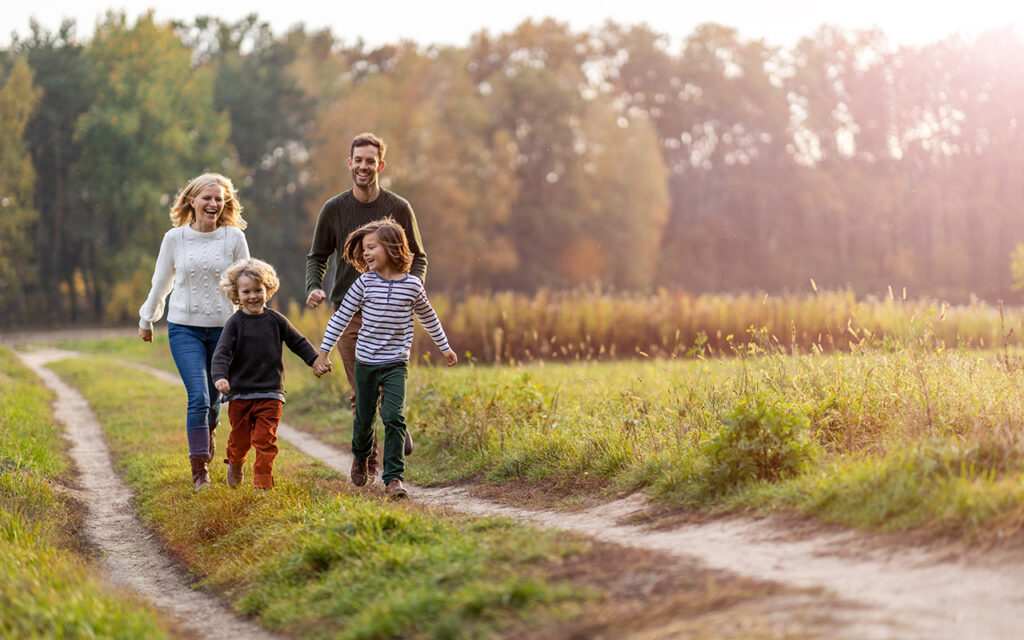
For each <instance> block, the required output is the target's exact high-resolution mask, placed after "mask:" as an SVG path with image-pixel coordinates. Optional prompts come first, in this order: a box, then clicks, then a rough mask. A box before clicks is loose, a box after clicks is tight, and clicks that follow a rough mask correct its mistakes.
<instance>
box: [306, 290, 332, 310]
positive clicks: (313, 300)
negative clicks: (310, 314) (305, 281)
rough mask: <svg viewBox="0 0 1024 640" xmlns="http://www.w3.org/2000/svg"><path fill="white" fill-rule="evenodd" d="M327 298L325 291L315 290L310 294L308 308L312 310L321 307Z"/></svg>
mask: <svg viewBox="0 0 1024 640" xmlns="http://www.w3.org/2000/svg"><path fill="white" fill-rule="evenodd" d="M326 298H327V294H326V293H324V290H323V289H313V291H311V292H310V293H309V297H308V298H306V306H307V307H309V308H310V309H315V308H317V307H319V306H320V303H321V302H323V301H324V300H325V299H326Z"/></svg>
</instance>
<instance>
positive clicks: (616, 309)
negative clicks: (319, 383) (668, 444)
mask: <svg viewBox="0 0 1024 640" xmlns="http://www.w3.org/2000/svg"><path fill="white" fill-rule="evenodd" d="M431 301H432V303H433V305H434V308H435V309H436V310H437V312H438V315H439V316H440V317H441V321H442V323H443V324H444V328H445V331H446V332H447V333H448V338H449V340H450V342H451V343H452V345H454V347H455V348H456V350H457V351H458V352H459V353H460V355H464V354H469V355H470V357H471V358H472V359H473V360H474V361H476V362H479V363H505V364H514V363H518V362H538V361H579V360H599V361H602V360H616V359H623V358H634V357H641V358H643V357H652V358H679V357H688V356H690V357H694V356H697V357H699V356H705V357H708V356H717V355H729V354H733V353H737V352H738V351H740V350H742V349H745V348H748V345H750V344H752V343H757V342H758V341H759V340H767V341H770V342H771V343H773V344H774V345H776V346H778V347H780V348H783V349H785V350H787V351H789V352H791V353H793V352H808V351H818V352H835V351H849V350H850V348H851V345H852V344H858V343H860V342H861V341H865V340H866V341H867V342H868V343H870V344H871V345H873V346H885V344H886V342H887V341H890V342H891V341H894V342H899V343H905V342H908V341H914V340H918V339H920V338H921V337H922V334H923V333H927V334H928V337H929V339H930V340H934V341H936V342H937V343H939V344H944V345H946V346H948V347H954V346H963V347H972V348H987V347H998V346H1002V345H1004V344H1009V345H1016V344H1019V336H1020V333H1021V331H1020V324H1021V314H1020V312H1019V311H1017V310H1007V311H1006V312H1005V313H1003V310H1002V309H1001V307H1000V306H996V305H990V304H986V303H984V302H974V303H972V304H969V305H962V306H955V307H951V306H948V305H945V304H944V303H942V302H940V301H937V300H905V299H903V297H902V296H897V295H892V294H891V293H890V295H889V296H888V297H887V298H886V299H881V300H879V299H864V300H857V299H856V297H855V296H854V295H853V293H852V292H849V291H823V292H815V293H814V294H813V295H790V296H769V295H765V294H717V295H711V294H707V295H693V294H690V293H686V292H681V291H667V290H660V291H658V292H657V293H654V294H651V295H641V294H630V293H619V294H612V293H608V292H603V291H600V290H576V291H569V292H552V291H540V292H538V293H536V294H534V295H532V296H527V295H523V294H515V293H494V294H472V295H467V296H464V297H461V298H458V299H456V298H453V297H450V296H445V295H432V296H431ZM328 317H329V311H328V310H325V309H317V310H310V309H306V308H305V307H299V306H297V305H293V306H292V307H291V309H290V310H289V318H291V319H292V321H293V322H294V323H295V324H296V325H297V326H298V327H299V328H300V330H302V331H303V332H304V333H305V335H307V336H309V337H310V339H311V340H313V341H314V343H317V342H318V340H319V338H320V336H322V333H323V328H324V327H325V326H326V323H327V318H328ZM437 357H438V354H437V351H436V349H435V348H434V345H433V344H432V342H431V341H430V338H429V337H428V336H427V335H426V334H425V333H424V332H423V331H422V330H421V329H420V328H419V327H417V338H416V340H415V341H414V343H413V360H414V361H422V360H435V359H436V358H437Z"/></svg>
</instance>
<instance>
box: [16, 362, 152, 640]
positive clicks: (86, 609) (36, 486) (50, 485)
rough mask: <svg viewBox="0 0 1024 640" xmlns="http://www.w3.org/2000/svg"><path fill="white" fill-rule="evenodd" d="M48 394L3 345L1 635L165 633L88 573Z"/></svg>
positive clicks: (147, 612) (144, 611)
mask: <svg viewBox="0 0 1024 640" xmlns="http://www.w3.org/2000/svg"><path fill="white" fill-rule="evenodd" d="M51 400H52V398H51V395H50V394H49V392H47V391H46V390H45V389H44V388H43V387H41V386H40V385H39V383H38V382H37V381H36V379H35V377H34V376H33V374H32V372H31V371H29V370H28V369H26V368H25V367H23V366H21V365H20V364H19V363H18V362H17V360H16V358H15V357H14V355H13V354H12V353H11V352H10V351H9V350H7V349H5V348H0V547H2V548H3V552H2V553H0V636H2V637H4V638H87V637H88V638H126V639H128V638H169V637H171V635H170V634H169V633H168V631H167V629H166V626H165V625H164V624H163V623H161V622H160V621H159V620H158V617H157V615H156V614H155V612H154V611H153V610H152V609H151V607H149V606H148V605H146V604H145V603H142V602H140V601H139V600H138V599H137V598H134V597H132V596H130V595H129V594H127V593H125V592H122V591H121V590H119V589H116V588H114V587H113V586H112V585H110V584H108V583H106V582H104V581H103V580H101V579H98V578H96V577H95V575H96V574H97V573H98V571H97V569H96V568H95V567H93V566H91V564H90V562H89V561H88V560H87V559H86V558H85V557H84V556H83V555H82V551H83V549H82V547H81V542H80V540H78V539H77V538H76V537H75V536H76V532H77V531H78V530H79V528H80V517H79V516H80V514H81V511H82V508H81V506H80V505H78V504H76V503H75V502H74V501H73V500H72V499H71V498H69V497H68V496H67V495H65V494H64V493H62V492H61V491H60V488H61V487H62V486H65V485H66V483H67V481H68V479H69V462H68V459H67V456H66V454H65V450H64V449H65V447H64V442H63V441H62V440H61V437H60V432H61V429H60V427H59V426H58V425H57V424H55V423H54V421H53V418H52V416H51V415H50V409H49V403H50V401H51Z"/></svg>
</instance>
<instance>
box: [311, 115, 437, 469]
mask: <svg viewBox="0 0 1024 640" xmlns="http://www.w3.org/2000/svg"><path fill="white" fill-rule="evenodd" d="M386 151H387V145H386V144H384V141H383V140H381V139H380V138H379V137H377V136H376V135H374V134H372V133H361V134H359V135H358V136H356V137H355V139H354V140H352V145H351V148H350V151H349V154H350V155H349V158H348V168H349V171H350V172H351V173H352V188H351V189H349V190H348V191H345V192H343V193H339V194H338V195H336V196H334V197H333V198H331V199H330V200H328V201H327V202H325V203H324V206H323V208H322V209H320V216H319V217H318V218H317V221H316V229H315V230H314V231H313V243H312V245H311V246H310V249H309V254H308V255H307V256H306V295H307V298H306V305H307V306H309V307H311V308H312V307H317V306H319V305H320V303H321V302H323V301H324V300H325V299H327V294H326V293H325V292H324V289H323V279H324V274H326V273H327V263H328V261H329V260H330V257H331V254H334V255H335V261H336V264H337V271H336V273H335V275H334V284H333V286H332V287H331V295H330V298H331V304H332V305H333V306H334V308H335V309H337V308H338V307H339V306H341V301H342V300H343V299H344V298H345V293H346V292H348V288H349V287H350V286H352V283H353V282H355V280H356V278H358V277H359V272H358V271H356V269H355V267H353V266H352V265H351V264H349V263H348V262H346V261H345V260H344V259H343V258H342V250H343V249H344V247H345V239H346V238H348V234H350V233H352V232H353V231H355V230H356V229H358V228H359V227H361V226H363V225H364V224H367V223H369V222H374V221H376V220H380V219H383V218H394V220H395V222H397V223H398V224H400V225H401V226H402V228H403V229H404V230H405V236H406V238H407V239H408V241H409V249H410V250H411V251H412V255H413V260H412V269H411V271H410V273H412V274H413V275H414V276H417V277H419V279H420V280H423V281H424V282H426V277H427V252H426V251H425V250H424V249H423V241H422V240H421V239H420V230H419V227H418V226H416V215H415V214H414V213H413V211H412V205H410V204H409V201H408V200H406V199H405V198H403V197H401V196H399V195H397V194H395V193H392V192H391V191H388V190H387V189H382V188H381V186H380V182H379V176H380V172H381V171H383V170H384V154H385V152H386ZM362 324H363V323H362V315H361V314H359V313H356V315H355V316H354V317H353V318H352V321H351V322H349V324H348V327H347V328H346V329H345V332H344V333H343V334H342V335H341V338H340V339H339V340H338V352H339V353H340V354H341V362H342V364H343V365H344V366H345V376H346V377H347V378H348V384H349V388H350V389H352V392H351V395H350V396H349V406H350V407H351V408H352V409H353V410H355V406H356V392H355V388H356V383H355V363H356V337H357V336H358V335H359V328H360V327H361V326H362ZM410 453H412V436H411V435H409V432H408V430H406V433H405V455H409V454H410ZM376 462H377V443H376V438H374V447H373V452H372V453H371V454H370V458H369V459H368V463H369V466H370V469H371V470H374V469H376V466H377V465H376ZM371 477H372V476H371Z"/></svg>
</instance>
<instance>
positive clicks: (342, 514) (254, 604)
mask: <svg viewBox="0 0 1024 640" xmlns="http://www.w3.org/2000/svg"><path fill="white" fill-rule="evenodd" d="M53 368H54V369H55V370H57V371H58V372H59V373H60V374H61V375H62V377H65V378H66V379H68V380H69V381H70V382H71V383H72V384H74V385H75V386H76V387H78V388H79V389H80V390H81V391H82V393H83V395H85V396H86V397H87V399H88V400H89V402H90V404H91V405H92V407H93V408H94V410H95V411H96V413H97V415H98V417H99V419H100V421H101V422H102V423H104V425H105V426H106V429H107V434H108V437H109V440H110V443H111V447H112V449H113V452H114V454H115V457H116V460H117V463H116V464H117V466H118V469H119V470H120V472H121V473H122V474H123V476H124V477H125V478H126V480H127V482H128V483H129V485H130V486H131V488H132V489H133V491H134V492H135V493H136V496H137V501H136V504H137V508H138V511H139V512H140V514H141V517H142V518H143V520H144V521H145V522H146V523H147V524H148V526H150V527H152V528H153V529H154V530H155V531H158V532H159V534H160V536H161V537H162V538H164V540H165V543H166V545H167V546H168V547H169V549H170V550H171V551H172V553H174V554H176V555H178V556H179V557H181V558H182V559H183V561H184V562H185V563H186V565H188V566H189V567H190V568H191V570H192V571H193V572H194V573H195V574H196V575H197V576H198V577H200V578H201V579H202V581H201V585H202V586H204V587H206V588H210V589H213V590H215V591H219V592H224V593H225V594H226V595H227V596H228V597H229V598H230V599H231V601H232V602H233V603H234V605H235V607H236V608H238V609H239V610H240V611H242V612H244V613H247V614H250V615H253V616H255V617H257V618H258V619H259V620H260V622H261V624H263V625H265V626H267V627H268V628H271V629H278V630H282V631H287V632H288V633H290V634H295V635H297V636H299V637H308V638H319V637H337V638H383V637H423V638H478V637H486V636H488V635H490V634H494V633H510V630H512V629H516V628H520V627H524V626H526V625H535V624H541V623H544V622H550V621H551V620H557V619H566V618H571V617H572V616H574V615H577V614H578V613H579V612H580V611H581V610H582V609H583V607H585V606H588V603H590V605H589V606H594V603H596V602H597V599H598V598H599V596H600V593H599V592H596V591H594V590H591V589H587V588H583V589H580V588H576V587H573V585H572V584H571V582H569V581H568V580H565V579H558V578H557V577H556V576H555V575H554V574H553V571H555V570H556V569H557V567H559V566H560V565H561V563H562V562H563V561H565V560H566V559H572V558H577V557H579V556H580V555H581V554H584V555H585V554H586V553H588V548H589V545H588V543H584V542H580V541H576V540H573V539H565V538H564V536H560V535H557V534H555V533H546V532H537V531H534V530H529V529H526V528H523V527H520V526H517V525H514V524H512V523H511V522H509V521H505V520H498V519H484V520H473V521H465V520H464V519H462V518H454V517H453V518H449V517H442V516H439V515H437V514H434V513H431V512H429V511H426V510H424V509H421V508H416V507H415V505H399V506H396V505H392V504H390V503H384V502H383V501H382V496H381V495H379V494H380V492H379V491H378V492H373V491H359V490H355V489H353V488H351V487H350V485H349V484H348V483H347V479H346V478H344V477H343V476H341V475H339V474H337V473H334V472H332V471H330V470H329V469H326V468H325V467H323V466H322V465H320V464H318V463H315V462H313V461H311V460H310V459H309V458H306V457H305V456H303V455H301V454H300V453H298V452H296V451H294V450H292V449H290V448H289V447H288V446H287V445H285V444H282V445H281V449H282V450H281V454H280V455H279V456H278V460H277V464H276V465H275V478H276V480H277V486H276V487H275V489H274V490H273V491H272V492H270V493H269V494H258V493H255V492H254V491H253V490H252V489H251V487H249V486H248V485H246V486H243V488H241V489H239V490H237V491H232V490H230V489H228V488H227V487H225V486H223V484H222V481H223V480H222V479H223V465H215V467H214V472H213V476H214V479H215V482H214V485H213V486H211V487H209V488H208V489H206V490H204V491H203V492H202V493H200V494H198V495H195V494H193V493H192V491H191V486H190V482H189V470H188V460H187V455H186V451H187V447H186V445H185V437H184V432H183V430H182V429H181V428H180V422H181V420H180V414H181V413H182V411H183V407H182V399H183V392H182V390H181V389H180V388H179V387H176V386H175V385H171V384H168V383H165V382H160V381H158V380H156V379H153V378H152V377H149V376H140V375H139V374H138V373H137V372H136V371H135V370H133V369H130V368H127V367H126V366H121V365H117V364H116V363H114V362H112V361H111V360H109V359H103V358H83V359H76V360H67V361H63V362H60V363H57V364H55V365H54V367H53ZM97 371H103V372H104V375H96V372H97ZM127 379H131V380H132V384H131V385H125V384H124V383H123V382H124V380H127ZM286 408H287V405H286ZM247 466H248V468H247V469H246V476H247V478H249V479H251V477H252V476H251V463H250V465H247ZM250 481H251V480H250Z"/></svg>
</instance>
